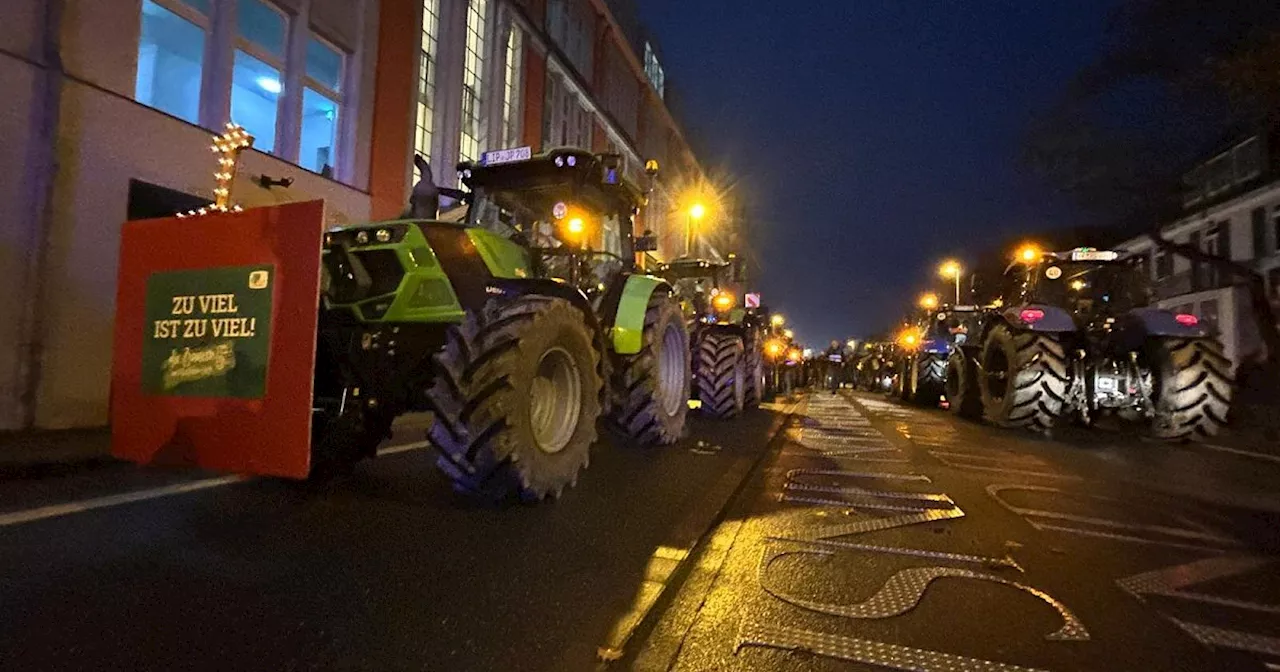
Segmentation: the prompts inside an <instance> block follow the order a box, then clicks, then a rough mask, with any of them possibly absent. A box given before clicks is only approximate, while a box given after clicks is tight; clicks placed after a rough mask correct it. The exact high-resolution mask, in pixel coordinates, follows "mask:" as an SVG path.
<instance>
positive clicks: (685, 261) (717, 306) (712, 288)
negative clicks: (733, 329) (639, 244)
mask: <svg viewBox="0 0 1280 672" xmlns="http://www.w3.org/2000/svg"><path fill="white" fill-rule="evenodd" d="M735 271H736V269H735V265H734V264H732V263H729V262H715V261H710V260H707V259H690V258H687V257H682V258H679V259H675V260H673V261H671V262H670V263H668V264H664V265H662V266H661V267H660V268H659V269H658V275H660V276H662V277H663V278H665V279H666V280H667V282H670V283H671V284H672V286H673V287H675V289H676V294H677V295H678V296H679V297H680V303H681V304H682V308H683V309H684V311H685V316H686V317H687V318H688V319H690V320H698V321H702V322H709V323H716V322H736V321H740V320H741V317H742V315H741V313H742V309H741V308H740V307H739V306H738V297H737V296H736V294H737V293H738V292H737V290H738V289H739V288H740V284H739V282H738V274H737V273H736V272H735ZM735 317H736V318H737V319H735Z"/></svg>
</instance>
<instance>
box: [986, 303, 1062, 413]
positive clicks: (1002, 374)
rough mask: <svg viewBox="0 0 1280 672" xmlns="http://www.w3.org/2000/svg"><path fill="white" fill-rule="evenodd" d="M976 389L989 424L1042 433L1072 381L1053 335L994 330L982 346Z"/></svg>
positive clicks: (1006, 329) (1002, 327)
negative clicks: (979, 373) (979, 372)
mask: <svg viewBox="0 0 1280 672" xmlns="http://www.w3.org/2000/svg"><path fill="white" fill-rule="evenodd" d="M981 361H982V374H981V375H980V376H979V377H978V385H979V388H980V389H981V391H982V406H983V409H984V410H985V411H986V414H987V417H988V418H990V419H991V421H992V422H994V423H996V424H998V425H1002V426H1005V427H1025V428H1028V429H1033V430H1041V431H1043V430H1047V429H1049V428H1051V427H1053V426H1054V424H1055V423H1056V422H1057V421H1058V419H1059V417H1060V416H1061V415H1062V412H1063V407H1064V405H1065V401H1066V394H1067V386H1068V384H1069V383H1070V382H1071V379H1070V371H1069V369H1068V366H1067V353H1066V350H1065V349H1064V348H1063V346H1062V342H1061V341H1059V340H1058V337H1057V336H1056V335H1054V334H1049V333H1043V332H1034V331H1018V332H1015V331H1013V330H1012V329H1010V328H1009V327H1008V326H1007V325H1004V324H1001V325H997V326H996V327H995V328H993V329H992V330H991V334H990V335H988V336H987V340H986V343H984V344H983V346H982V360H981Z"/></svg>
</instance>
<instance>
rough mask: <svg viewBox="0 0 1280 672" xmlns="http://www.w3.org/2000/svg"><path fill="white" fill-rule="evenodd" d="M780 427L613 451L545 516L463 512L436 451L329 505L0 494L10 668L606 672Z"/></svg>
mask: <svg viewBox="0 0 1280 672" xmlns="http://www.w3.org/2000/svg"><path fill="white" fill-rule="evenodd" d="M783 417H784V416H783V415H782V414H781V413H780V412H777V411H774V410H761V411H754V412H751V413H749V414H748V415H746V416H745V417H743V418H741V419H739V420H737V421H734V422H730V423H716V422H708V421H701V420H694V421H692V422H691V433H690V436H689V438H687V439H686V440H684V441H682V442H680V443H679V444H677V445H675V446H670V447H667V448H663V449H658V450H652V451H640V450H635V449H628V448H625V447H621V446H615V445H611V444H610V443H608V442H607V441H605V442H602V443H601V444H598V445H597V446H595V447H594V449H593V458H592V461H591V465H590V468H589V469H588V470H587V472H585V473H584V475H583V476H582V478H580V479H579V483H578V486H577V487H576V488H574V489H572V490H570V491H567V493H566V495H565V496H564V497H563V498H562V499H561V500H560V501H558V502H555V503H546V504H542V505H538V506H512V507H506V508H495V507H489V506H481V505H477V504H476V503H475V502H472V501H469V500H467V499H464V498H462V497H460V496H457V495H454V494H453V493H452V492H451V491H450V489H449V488H448V486H447V485H446V484H445V483H444V482H443V481H442V479H441V478H440V477H439V475H438V474H437V473H436V471H435V469H434V467H433V466H432V462H431V455H430V454H429V453H428V452H427V451H424V450H404V451H402V452H399V453H397V454H391V455H386V456H383V457H380V458H379V459H378V460H376V461H374V462H373V463H371V464H368V465H365V466H364V467H362V468H361V469H360V471H359V472H358V474H357V475H356V476H355V477H354V478H353V479H351V480H350V481H347V482H344V483H341V484H339V485H336V486H334V487H332V488H329V489H326V490H323V491H315V490H309V489H306V488H302V487H299V486H297V485H291V484H287V483H283V482H279V481H271V480H247V481H238V480H235V479H226V478H217V477H215V476H212V475H208V474H194V473H191V472H161V471H152V470H142V469H136V468H133V467H131V466H119V467H111V468H108V469H101V470H96V471H93V472H90V473H82V474H71V475H66V476H63V477H58V478H50V479H40V480H35V481H17V482H8V483H0V669H3V670H166V671H168V670H193V669H200V670H204V669H208V670H272V671H278V670H310V669H320V670H557V671H559V670H582V669H593V668H594V667H595V666H596V665H597V664H598V663H597V659H598V656H600V655H601V653H602V650H603V652H604V654H605V656H606V657H612V656H616V655H620V654H621V652H622V651H623V650H624V647H625V644H626V641H625V638H626V636H627V635H628V634H629V633H630V632H631V630H632V629H633V626H634V625H635V624H636V623H637V622H639V620H640V618H641V617H642V615H643V613H644V612H645V610H646V609H647V607H648V606H649V605H651V604H652V603H653V600H654V599H656V598H657V597H658V596H659V595H661V594H662V589H663V587H664V586H666V585H668V583H671V582H673V581H674V579H673V577H674V576H678V571H677V570H678V568H679V566H680V560H681V559H682V558H683V557H685V556H686V555H687V554H688V553H689V551H690V549H691V548H692V547H693V544H694V543H695V542H696V541H697V539H698V538H699V537H700V535H701V534H702V533H703V532H705V531H707V530H709V529H711V528H712V526H713V524H714V523H715V522H716V520H717V516H718V515H719V514H720V513H721V512H722V510H723V508H724V506H725V505H726V504H727V503H728V502H729V501H731V499H732V497H733V495H734V492H735V490H736V489H737V487H738V486H739V485H740V484H741V483H742V482H743V481H744V480H745V479H746V477H747V476H748V475H749V473H751V470H752V468H753V467H754V466H755V465H756V464H757V462H758V461H759V458H760V457H761V456H763V455H764V454H765V450H766V445H767V444H768V443H769V440H770V438H771V437H773V436H775V435H777V429H778V428H779V427H780V426H781V424H782V419H783ZM419 438H421V433H418V432H416V431H415V430H414V429H413V428H411V427H410V428H407V429H406V428H401V431H398V432H397V438H396V439H394V440H393V441H392V443H393V444H396V445H403V444H405V443H406V441H410V440H417V439H419ZM780 440H781V439H780V438H779V441H780ZM409 445H410V446H412V445H413V444H409ZM672 585H674V584H672Z"/></svg>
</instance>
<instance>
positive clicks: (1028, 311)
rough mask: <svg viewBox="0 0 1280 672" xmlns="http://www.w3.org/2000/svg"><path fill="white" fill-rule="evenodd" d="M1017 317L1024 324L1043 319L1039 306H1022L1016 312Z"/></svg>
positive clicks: (1042, 312)
mask: <svg viewBox="0 0 1280 672" xmlns="http://www.w3.org/2000/svg"><path fill="white" fill-rule="evenodd" d="M1018 319H1019V320H1022V321H1023V322H1024V323H1025V324H1035V323H1036V322H1039V321H1040V320H1043V319H1044V311H1043V310H1040V309H1039V308H1023V309H1022V310H1021V311H1020V312H1019V313H1018Z"/></svg>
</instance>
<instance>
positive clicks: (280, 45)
mask: <svg viewBox="0 0 1280 672" xmlns="http://www.w3.org/2000/svg"><path fill="white" fill-rule="evenodd" d="M236 31H237V32H239V34H240V37H241V38H243V39H245V40H246V41H248V42H249V43H250V44H252V45H254V46H255V47H257V48H259V49H262V50H263V51H265V52H267V54H269V55H271V56H275V57H276V58H284V37H285V19H284V15H283V14H281V13H280V10H277V9H275V8H274V7H272V6H270V5H268V4H267V3H265V2H262V0H237V2H236Z"/></svg>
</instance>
